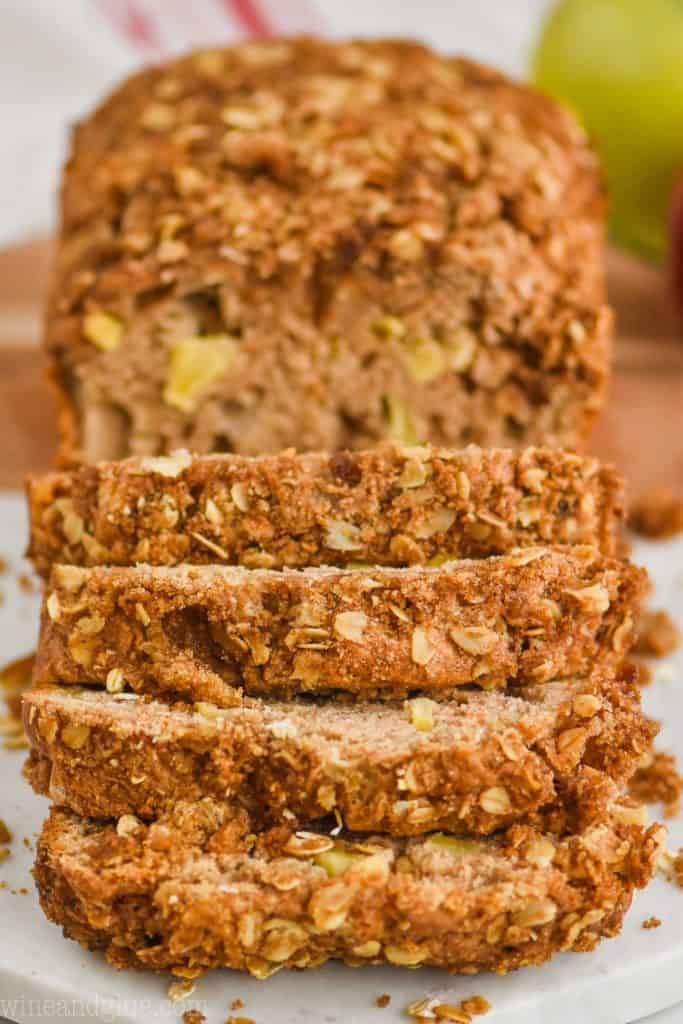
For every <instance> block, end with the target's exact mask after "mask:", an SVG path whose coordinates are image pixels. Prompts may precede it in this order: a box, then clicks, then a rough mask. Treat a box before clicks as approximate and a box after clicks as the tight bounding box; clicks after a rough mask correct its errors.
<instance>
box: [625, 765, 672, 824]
mask: <svg viewBox="0 0 683 1024" xmlns="http://www.w3.org/2000/svg"><path fill="white" fill-rule="evenodd" d="M628 791H629V794H630V795H631V796H632V797H633V798H634V799H635V800H639V801H641V802H642V803H647V804H654V803H660V804H661V805H662V809H663V813H664V817H665V818H674V817H675V816H676V815H677V814H678V811H679V809H680V804H681V793H682V792H683V778H682V777H681V776H680V774H679V772H678V769H677V768H676V759H675V757H674V755H673V754H670V753H668V752H666V751H663V750H656V751H653V753H652V756H651V757H650V759H649V760H648V761H646V763H645V764H643V765H641V767H640V768H638V770H637V771H636V773H635V775H634V776H633V778H632V779H631V781H630V783H629V786H628Z"/></svg>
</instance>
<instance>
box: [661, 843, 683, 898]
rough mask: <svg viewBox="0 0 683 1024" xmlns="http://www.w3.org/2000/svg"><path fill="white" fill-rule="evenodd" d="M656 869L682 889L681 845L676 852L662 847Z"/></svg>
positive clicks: (682, 853)
mask: <svg viewBox="0 0 683 1024" xmlns="http://www.w3.org/2000/svg"><path fill="white" fill-rule="evenodd" d="M657 866H658V869H659V870H660V871H661V872H662V874H663V875H665V876H666V878H668V879H669V881H670V882H674V884H675V885H678V886H679V887H680V888H681V889H683V846H681V847H679V849H678V850H677V851H676V852H673V851H672V850H667V849H664V850H662V851H661V853H660V855H659V862H658V865H657Z"/></svg>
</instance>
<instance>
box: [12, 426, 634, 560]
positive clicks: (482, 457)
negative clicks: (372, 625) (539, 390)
mask: <svg viewBox="0 0 683 1024" xmlns="http://www.w3.org/2000/svg"><path fill="white" fill-rule="evenodd" d="M27 491H28V501H29V508H30V514H31V535H30V548H29V554H30V557H31V558H32V559H33V562H34V564H35V566H36V568H37V569H38V571H39V572H41V573H43V574H46V573H47V572H48V571H49V569H50V566H51V564H52V563H53V562H64V563H69V564H77V565H98V564H99V565H102V564H118V565H134V564H135V563H137V562H150V563H152V564H156V565H175V564H177V563H180V562H189V563H199V564H205V563H211V562H216V561H218V562H227V563H229V564H232V563H241V564H243V565H246V566H248V567H251V568H254V567H261V568H281V567H283V566H289V567H292V568H296V567H303V566H315V565H325V564H327V565H346V564H348V563H349V562H369V563H371V564H376V563H381V564H385V565H406V564H419V563H423V562H425V561H428V560H429V559H432V558H434V557H435V556H443V555H444V554H447V555H450V556H452V557H457V558H462V557H477V556H483V555H490V554H502V553H504V552H506V551H509V550H510V549H511V548H514V547H517V546H520V545H523V546H527V545H537V544H548V543H554V544H558V543H560V544H569V543H578V544H592V545H593V546H594V547H596V548H598V549H599V550H601V551H602V552H603V553H604V554H606V555H614V554H615V553H616V549H617V540H618V536H619V530H620V526H621V522H622V518H623V480H622V478H621V477H620V476H619V474H617V473H616V471H615V470H614V469H613V468H611V467H609V466H601V464H600V463H599V462H598V461H597V460H596V459H593V458H582V457H579V456H577V455H572V454H570V453H568V452H555V451H549V450H547V449H527V450H526V451H523V452H513V451H507V450H483V449H477V448H468V449H465V450H463V451H452V450H448V449H438V448H435V449H423V448H406V447H405V446H402V445H398V444H390V443H387V444H381V445H377V446H376V447H374V448H371V449H369V450H367V451H364V452H351V453H349V452H341V453H339V454H336V455H331V456H330V455H327V454H324V453H311V454H307V455H296V454H295V453H294V452H281V453H280V454H279V455H274V456H263V457H260V458H256V459H245V458H243V457H241V456H236V455H214V456H205V457H201V458H199V457H197V458H190V457H187V456H177V457H176V458H175V459H168V460H166V459H161V460H156V459H153V460H148V459H129V460H125V461H123V462H113V463H101V464H99V465H96V466H85V467H83V468H81V469H79V470H76V471H74V472H71V473H52V474H49V475H47V476H44V477H32V478H30V479H29V481H28V487H27Z"/></svg>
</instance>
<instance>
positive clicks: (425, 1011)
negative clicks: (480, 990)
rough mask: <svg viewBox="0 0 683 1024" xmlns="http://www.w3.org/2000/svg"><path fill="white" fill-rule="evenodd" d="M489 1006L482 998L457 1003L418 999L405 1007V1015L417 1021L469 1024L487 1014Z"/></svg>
mask: <svg viewBox="0 0 683 1024" xmlns="http://www.w3.org/2000/svg"><path fill="white" fill-rule="evenodd" d="M490 1009H491V1004H490V1003H489V1001H488V999H484V997H483V996H470V997H469V999H463V1000H462V1001H461V1002H459V1003H440V1002H439V1001H438V999H430V998H429V997H427V998H425V999H418V1000H417V1001H416V1002H414V1003H411V1004H410V1006H408V1007H406V1013H407V1014H408V1016H409V1017H413V1018H414V1019H415V1020H417V1021H419V1024H423V1022H426V1021H431V1020H443V1021H452V1022H453V1024H471V1021H472V1017H478V1016H479V1015H480V1014H483V1013H488V1012H489V1010H490Z"/></svg>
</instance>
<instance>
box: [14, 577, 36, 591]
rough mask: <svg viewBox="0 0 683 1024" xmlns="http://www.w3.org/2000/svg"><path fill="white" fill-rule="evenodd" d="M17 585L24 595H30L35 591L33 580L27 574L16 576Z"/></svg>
mask: <svg viewBox="0 0 683 1024" xmlns="http://www.w3.org/2000/svg"><path fill="white" fill-rule="evenodd" d="M17 583H18V584H19V589H20V590H22V591H23V592H24V594H32V593H33V592H34V590H35V589H36V584H35V580H34V579H33V578H32V577H31V576H29V574H28V573H27V572H20V573H19V575H18V576H17Z"/></svg>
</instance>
